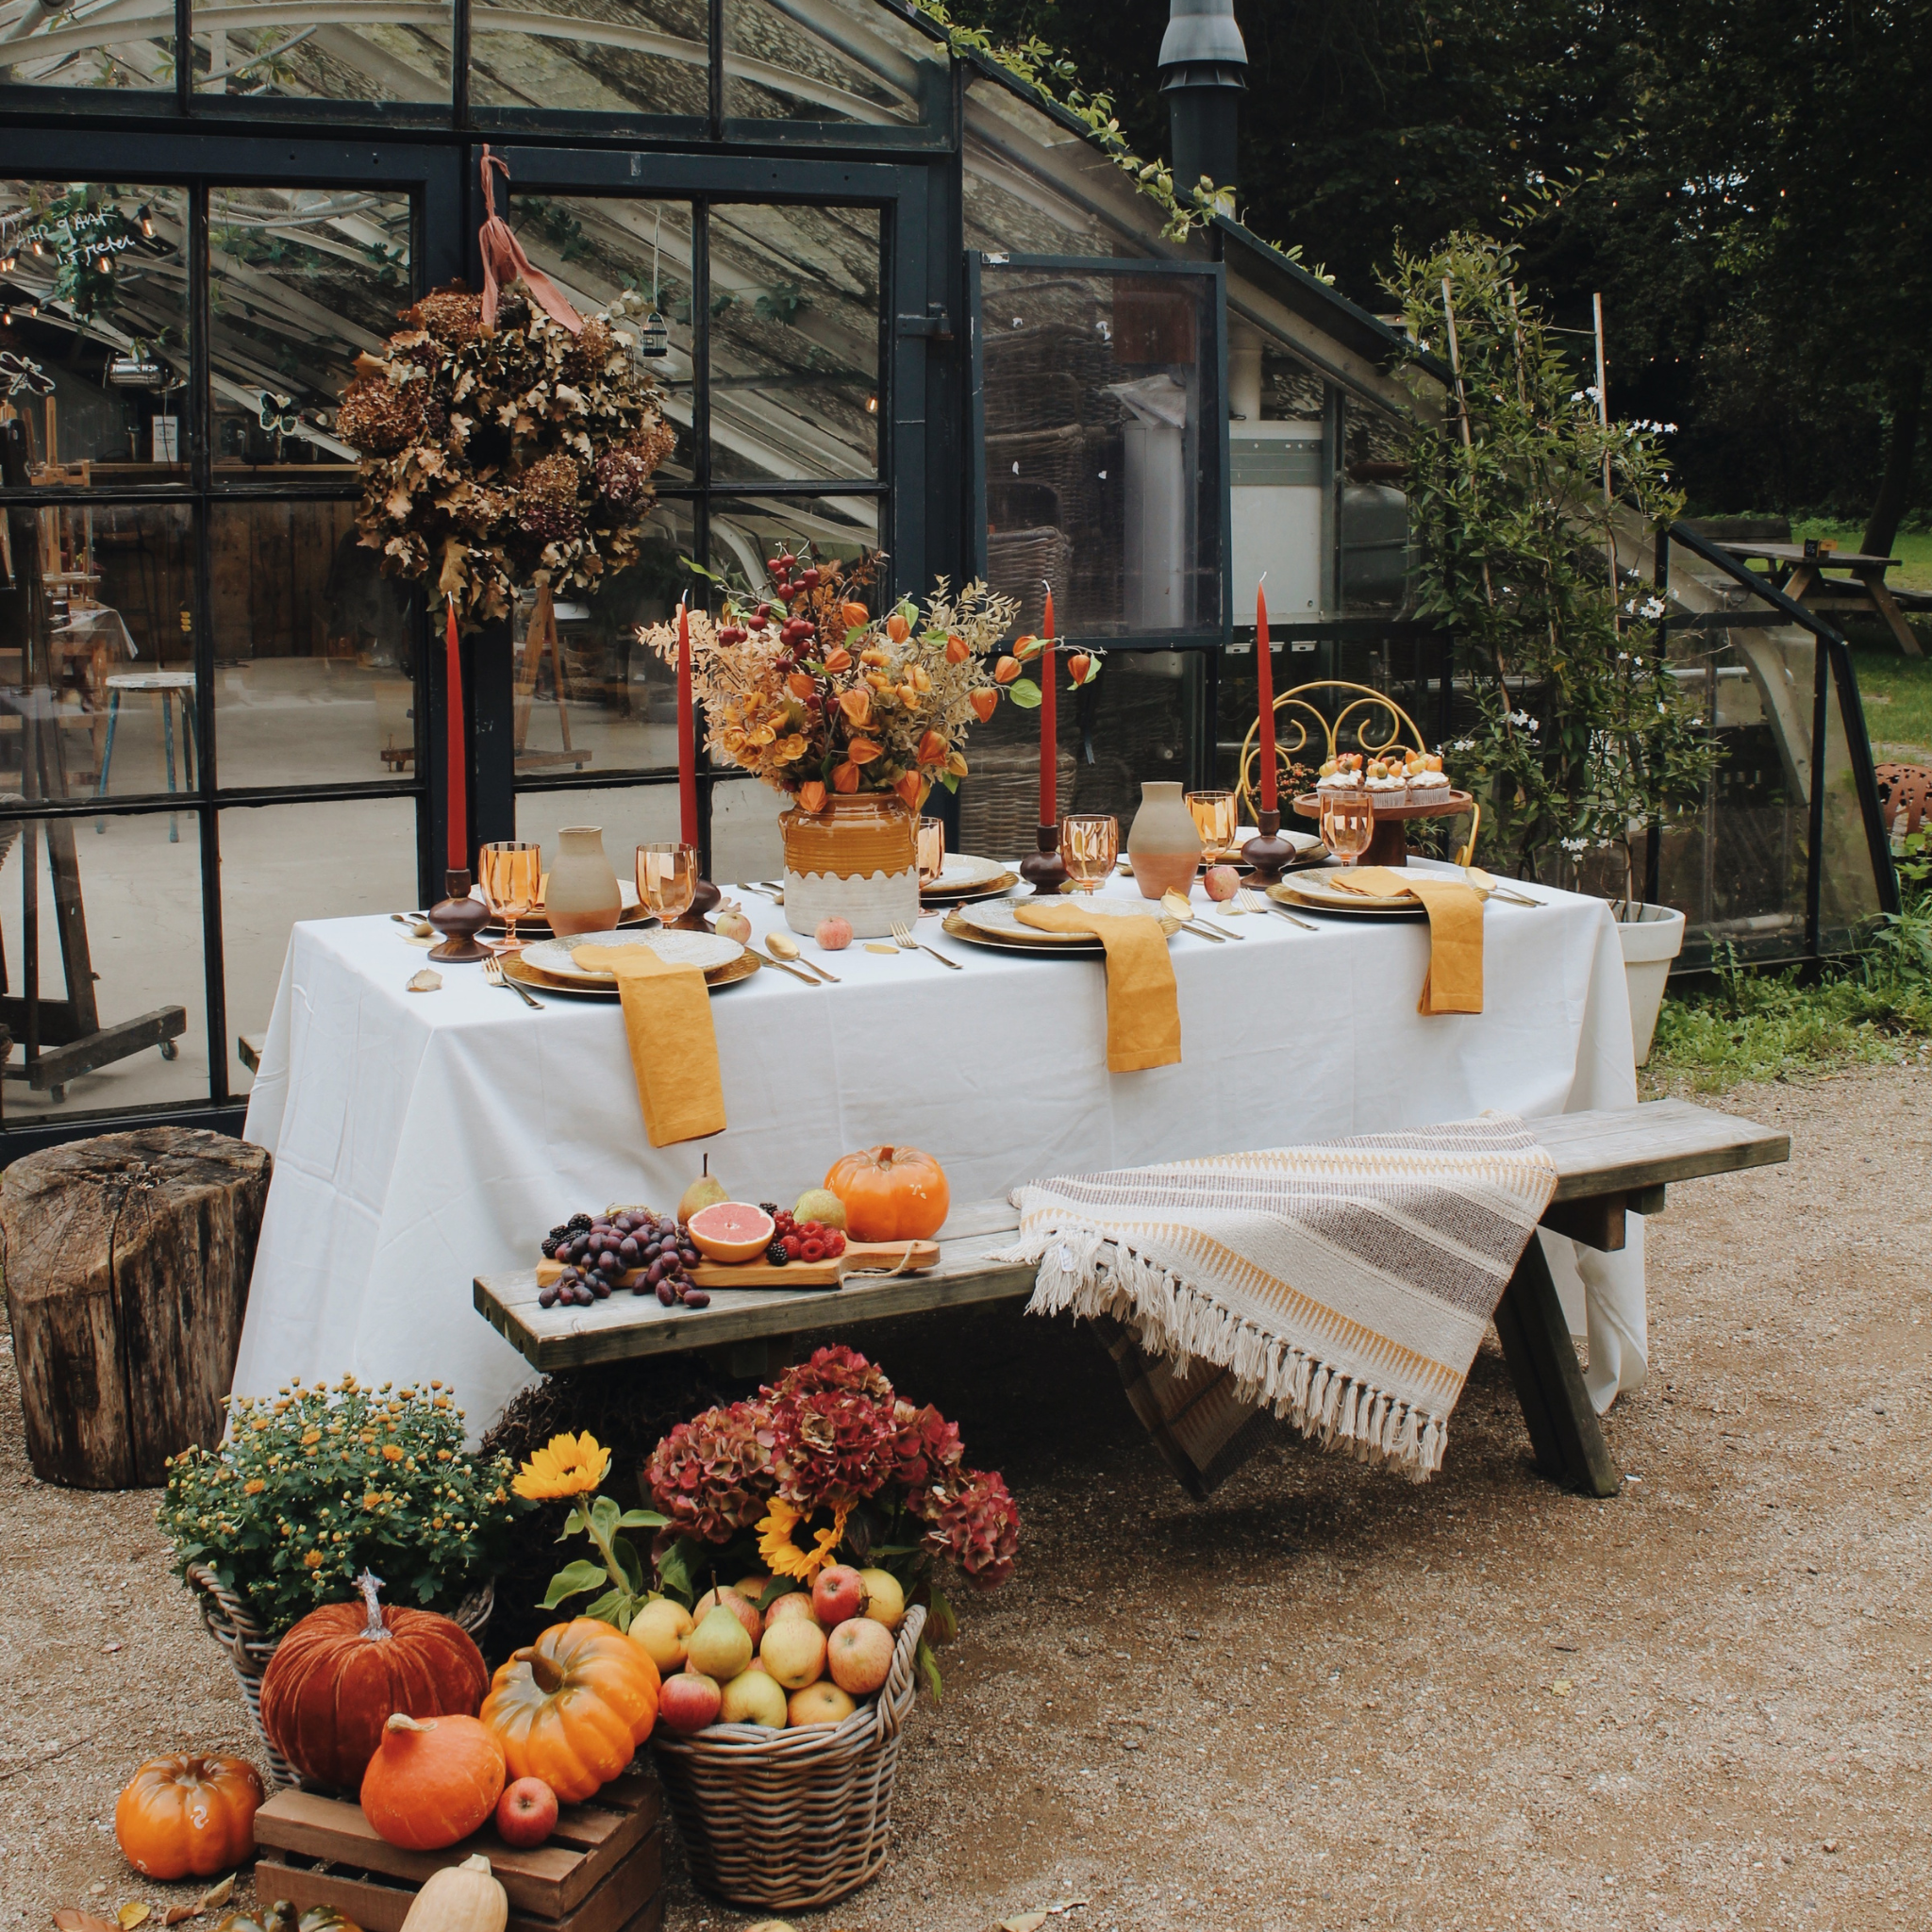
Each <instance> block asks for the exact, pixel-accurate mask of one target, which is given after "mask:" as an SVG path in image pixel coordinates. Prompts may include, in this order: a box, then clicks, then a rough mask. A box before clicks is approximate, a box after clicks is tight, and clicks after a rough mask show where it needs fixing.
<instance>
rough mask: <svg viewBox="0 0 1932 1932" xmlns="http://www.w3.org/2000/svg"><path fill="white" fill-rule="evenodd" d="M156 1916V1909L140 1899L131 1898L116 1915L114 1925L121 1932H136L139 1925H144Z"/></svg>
mask: <svg viewBox="0 0 1932 1932" xmlns="http://www.w3.org/2000/svg"><path fill="white" fill-rule="evenodd" d="M154 1915H155V1908H154V1907H152V1906H151V1905H146V1904H144V1903H143V1902H142V1900H140V1899H138V1898H131V1899H129V1900H128V1901H127V1903H126V1904H125V1906H123V1907H121V1909H120V1910H119V1911H118V1912H116V1913H115V1914H114V1923H115V1924H117V1925H119V1926H120V1928H121V1932H134V1928H135V1927H136V1926H137V1925H144V1924H147V1922H148V1921H149V1920H150V1919H151V1918H153V1917H154Z"/></svg>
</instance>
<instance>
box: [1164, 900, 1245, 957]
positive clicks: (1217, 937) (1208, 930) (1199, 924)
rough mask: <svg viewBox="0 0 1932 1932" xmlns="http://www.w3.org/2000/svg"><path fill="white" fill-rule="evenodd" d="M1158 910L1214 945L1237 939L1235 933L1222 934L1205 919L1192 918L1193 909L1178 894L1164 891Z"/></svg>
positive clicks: (1218, 928) (1217, 927)
mask: <svg viewBox="0 0 1932 1932" xmlns="http://www.w3.org/2000/svg"><path fill="white" fill-rule="evenodd" d="M1160 908H1161V910H1162V911H1163V912H1167V913H1171V914H1172V915H1173V916H1174V918H1175V919H1177V920H1179V921H1180V923H1181V924H1183V925H1185V926H1189V927H1191V929H1192V930H1193V931H1195V932H1197V933H1199V934H1200V935H1201V937H1202V938H1203V939H1208V940H1212V941H1214V942H1215V944H1216V945H1219V944H1221V943H1222V942H1223V941H1225V940H1231V939H1235V938H1238V937H1239V935H1238V934H1235V933H1231V932H1223V931H1222V930H1221V928H1220V927H1219V926H1217V925H1209V924H1208V922H1207V921H1206V920H1205V919H1197V918H1196V917H1195V916H1194V908H1193V907H1192V906H1191V905H1190V904H1189V902H1188V901H1187V900H1186V899H1184V898H1182V896H1181V895H1180V894H1179V893H1178V892H1175V891H1166V892H1163V893H1161V895H1160Z"/></svg>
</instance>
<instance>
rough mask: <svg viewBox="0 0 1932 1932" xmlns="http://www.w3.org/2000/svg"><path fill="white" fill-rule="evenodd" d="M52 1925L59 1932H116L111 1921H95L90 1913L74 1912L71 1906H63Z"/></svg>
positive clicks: (55, 1915)
mask: <svg viewBox="0 0 1932 1932" xmlns="http://www.w3.org/2000/svg"><path fill="white" fill-rule="evenodd" d="M54 1924H56V1925H58V1927H59V1932H116V1927H115V1924H114V1922H113V1921H112V1920H111V1919H97V1918H95V1917H94V1915H93V1914H92V1912H82V1911H76V1910H75V1907H72V1906H63V1907H61V1908H60V1910H59V1911H58V1912H56V1913H55V1914H54Z"/></svg>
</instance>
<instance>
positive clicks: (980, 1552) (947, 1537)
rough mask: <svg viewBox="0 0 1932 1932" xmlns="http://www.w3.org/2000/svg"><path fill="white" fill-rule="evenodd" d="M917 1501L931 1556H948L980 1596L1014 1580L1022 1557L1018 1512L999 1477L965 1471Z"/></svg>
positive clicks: (993, 1474) (985, 1471) (978, 1471)
mask: <svg viewBox="0 0 1932 1932" xmlns="http://www.w3.org/2000/svg"><path fill="white" fill-rule="evenodd" d="M919 1500H920V1508H919V1513H920V1514H921V1515H922V1516H924V1518H925V1520H926V1522H927V1523H928V1524H931V1525H932V1526H931V1528H930V1529H929V1530H928V1531H927V1532H926V1535H925V1539H924V1541H925V1546H926V1548H927V1549H929V1550H931V1551H932V1552H933V1553H934V1555H935V1556H942V1557H943V1556H950V1557H952V1558H953V1559H954V1561H955V1562H957V1563H958V1566H959V1567H960V1569H962V1570H963V1571H965V1573H966V1575H967V1578H968V1580H969V1581H971V1582H972V1583H974V1584H975V1585H976V1586H977V1587H978V1588H979V1589H981V1590H991V1589H993V1588H994V1587H995V1586H996V1585H998V1584H1002V1583H1004V1582H1006V1580H1007V1579H1008V1577H1009V1576H1011V1575H1012V1574H1013V1564H1014V1559H1015V1558H1016V1557H1018V1556H1019V1554H1020V1512H1019V1510H1018V1509H1017V1508H1016V1507H1014V1504H1013V1499H1012V1497H1011V1496H1010V1495H1009V1494H1008V1492H1007V1486H1006V1483H1005V1481H1004V1480H1003V1479H1002V1477H1001V1476H1000V1475H999V1474H998V1472H997V1471H994V1470H978V1469H974V1470H968V1471H967V1472H966V1473H965V1474H964V1475H963V1476H962V1477H961V1478H960V1479H959V1480H958V1481H957V1482H954V1483H950V1484H946V1485H944V1486H941V1487H939V1488H935V1489H931V1490H928V1491H926V1492H925V1494H924V1496H923V1497H921V1498H920V1499H919Z"/></svg>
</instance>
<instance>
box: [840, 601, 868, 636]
mask: <svg viewBox="0 0 1932 1932" xmlns="http://www.w3.org/2000/svg"><path fill="white" fill-rule="evenodd" d="M839 622H840V623H841V624H842V625H844V626H845V628H846V629H847V630H858V629H859V628H860V627H861V626H862V625H867V624H870V623H871V622H872V612H871V611H870V610H868V609H867V608H865V606H864V605H863V604H841V605H840V607H839Z"/></svg>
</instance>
